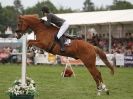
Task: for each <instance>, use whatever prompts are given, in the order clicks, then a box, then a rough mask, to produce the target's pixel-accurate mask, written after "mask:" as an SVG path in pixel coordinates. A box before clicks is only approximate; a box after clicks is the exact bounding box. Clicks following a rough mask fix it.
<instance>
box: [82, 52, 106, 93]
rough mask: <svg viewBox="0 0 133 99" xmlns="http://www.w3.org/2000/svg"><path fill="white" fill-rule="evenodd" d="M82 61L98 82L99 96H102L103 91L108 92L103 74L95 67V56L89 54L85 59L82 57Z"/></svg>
mask: <svg viewBox="0 0 133 99" xmlns="http://www.w3.org/2000/svg"><path fill="white" fill-rule="evenodd" d="M82 61H83V63H84V64H85V66H86V68H87V69H88V71H89V72H90V74H91V75H92V77H93V79H94V80H95V82H96V85H97V90H98V93H97V95H100V93H101V91H104V90H106V91H107V89H106V86H105V84H103V80H102V76H101V73H100V71H99V70H98V69H97V68H96V65H95V62H96V56H95V54H94V55H91V56H90V54H89V55H88V57H85V58H83V57H82Z"/></svg>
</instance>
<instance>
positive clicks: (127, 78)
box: [0, 64, 133, 99]
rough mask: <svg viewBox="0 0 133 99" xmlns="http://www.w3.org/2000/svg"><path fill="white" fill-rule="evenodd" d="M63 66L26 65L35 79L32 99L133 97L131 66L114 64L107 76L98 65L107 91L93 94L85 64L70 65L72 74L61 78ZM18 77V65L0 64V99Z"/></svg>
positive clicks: (4, 98) (93, 83) (4, 96)
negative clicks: (35, 94)
mask: <svg viewBox="0 0 133 99" xmlns="http://www.w3.org/2000/svg"><path fill="white" fill-rule="evenodd" d="M63 68H64V66H57V65H56V66H53V65H35V66H27V75H28V76H29V77H31V78H32V79H33V80H35V82H36V85H37V91H38V93H39V95H38V96H35V99H133V68H117V69H116V72H115V75H114V76H111V75H110V73H109V69H108V68H105V67H101V68H100V67H99V68H98V69H99V70H100V71H101V73H102V76H103V80H104V82H105V84H106V85H107V87H108V88H109V89H110V95H109V96H108V95H106V94H102V95H101V96H96V86H95V82H94V80H93V79H92V77H91V75H90V74H89V73H88V71H87V69H86V68H85V67H81V66H79V67H78V66H74V67H73V69H74V71H75V74H76V77H75V78H74V77H71V78H62V77H61V76H60V73H61V72H62V70H63ZM20 77H21V65H20V64H19V65H16V64H5V65H2V64H0V99H9V96H8V95H6V93H5V92H6V91H7V90H8V88H9V87H11V84H12V83H13V81H14V80H16V79H19V78H20Z"/></svg>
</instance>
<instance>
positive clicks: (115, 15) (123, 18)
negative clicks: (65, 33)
mask: <svg viewBox="0 0 133 99" xmlns="http://www.w3.org/2000/svg"><path fill="white" fill-rule="evenodd" d="M57 16H59V17H61V18H63V19H65V20H67V21H68V22H69V24H70V25H83V26H84V27H85V31H86V25H95V24H107V25H108V27H109V31H108V32H109V52H111V42H112V41H111V24H114V23H122V24H123V23H131V22H133V9H127V10H113V11H95V12H81V13H66V14H57ZM85 40H86V34H85Z"/></svg>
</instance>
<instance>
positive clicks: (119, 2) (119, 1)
mask: <svg viewBox="0 0 133 99" xmlns="http://www.w3.org/2000/svg"><path fill="white" fill-rule="evenodd" d="M108 8H109V9H110V10H122V9H133V5H132V4H131V3H130V2H128V1H125V0H114V1H113V5H111V6H109V7H108Z"/></svg>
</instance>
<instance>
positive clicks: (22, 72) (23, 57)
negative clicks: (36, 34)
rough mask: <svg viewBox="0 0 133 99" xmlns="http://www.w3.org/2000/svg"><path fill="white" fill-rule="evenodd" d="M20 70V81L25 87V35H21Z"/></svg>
mask: <svg viewBox="0 0 133 99" xmlns="http://www.w3.org/2000/svg"><path fill="white" fill-rule="evenodd" d="M22 39H23V40H22V41H23V43H22V68H21V79H22V85H25V83H26V60H27V57H26V52H27V46H26V44H27V43H26V42H27V34H25V35H23V37H22Z"/></svg>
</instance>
